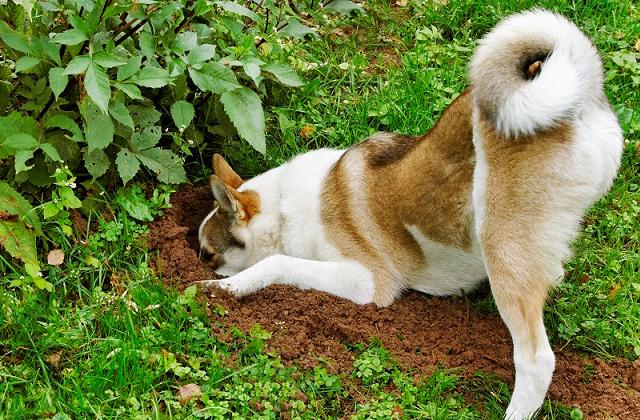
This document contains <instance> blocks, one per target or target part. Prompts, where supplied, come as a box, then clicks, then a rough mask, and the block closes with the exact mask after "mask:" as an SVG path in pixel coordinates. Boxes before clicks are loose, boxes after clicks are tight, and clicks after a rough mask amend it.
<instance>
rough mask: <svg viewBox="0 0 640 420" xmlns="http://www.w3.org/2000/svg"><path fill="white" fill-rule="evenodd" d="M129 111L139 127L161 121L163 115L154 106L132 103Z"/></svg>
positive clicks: (149, 125)
mask: <svg viewBox="0 0 640 420" xmlns="http://www.w3.org/2000/svg"><path fill="white" fill-rule="evenodd" d="M129 111H131V116H132V117H133V121H135V123H136V126H137V127H151V126H152V125H155V123H157V122H158V121H160V116H161V115H162V114H160V112H158V110H156V109H155V108H154V107H153V106H144V105H131V106H129Z"/></svg>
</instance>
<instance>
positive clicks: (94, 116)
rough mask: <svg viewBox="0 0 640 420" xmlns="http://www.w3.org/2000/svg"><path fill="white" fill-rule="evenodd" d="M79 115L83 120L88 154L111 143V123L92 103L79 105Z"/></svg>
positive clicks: (87, 102) (109, 118) (87, 101)
mask: <svg viewBox="0 0 640 420" xmlns="http://www.w3.org/2000/svg"><path fill="white" fill-rule="evenodd" d="M80 113H81V114H82V116H83V117H84V120H85V129H86V130H85V133H86V138H87V144H88V145H89V152H92V151H93V150H95V149H104V148H105V147H107V146H108V145H110V144H111V142H112V141H113V133H114V127H113V121H111V117H110V116H109V114H105V113H103V112H102V111H101V110H100V109H99V108H98V107H97V106H96V104H94V103H93V101H89V100H85V101H84V102H82V104H81V105H80Z"/></svg>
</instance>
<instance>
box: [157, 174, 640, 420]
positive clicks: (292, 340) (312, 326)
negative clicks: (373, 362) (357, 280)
mask: <svg viewBox="0 0 640 420" xmlns="http://www.w3.org/2000/svg"><path fill="white" fill-rule="evenodd" d="M172 204H173V208H171V209H169V210H168V211H167V212H166V214H165V216H164V217H162V218H161V219H159V220H157V221H155V222H154V223H153V224H152V226H151V233H150V235H149V239H150V245H151V247H152V248H153V249H156V250H158V252H159V258H158V261H157V267H158V270H159V271H160V272H161V273H162V274H163V276H164V279H165V282H166V283H167V284H168V285H170V286H177V287H179V288H181V289H182V288H184V287H186V286H188V285H189V284H190V283H191V282H193V281H196V280H203V279H209V278H216V277H217V276H216V275H215V273H213V271H212V270H211V268H210V267H209V266H208V265H207V264H206V263H204V262H202V261H200V260H199V259H198V253H197V251H196V250H197V249H198V235H197V234H198V226H199V224H200V222H201V221H202V219H203V218H204V217H205V216H206V214H207V213H208V212H209V211H210V210H211V209H212V197H211V194H210V192H209V190H208V188H206V187H191V188H185V189H183V190H182V191H180V192H178V193H176V194H174V196H173V198H172ZM206 296H207V298H208V299H209V303H210V305H209V306H210V308H216V307H220V306H221V307H223V308H224V309H226V311H227V313H226V314H225V315H224V316H221V315H220V314H219V313H220V311H213V310H212V311H211V317H212V319H215V320H216V321H217V322H216V323H213V325H216V324H217V325H221V326H222V327H219V328H220V329H219V330H217V328H218V327H212V328H214V331H213V333H216V334H217V333H223V331H224V330H225V329H226V328H227V327H229V326H231V325H236V326H237V327H239V328H241V329H242V330H245V331H248V330H249V329H250V328H251V326H252V325H254V324H255V323H259V324H260V325H261V326H262V327H263V328H265V329H267V330H269V331H270V332H272V334H273V335H272V338H271V339H269V340H268V343H267V344H268V346H269V349H268V350H273V351H276V352H278V353H279V354H280V356H281V357H282V359H283V360H284V361H285V362H286V363H295V364H297V365H298V366H300V367H302V368H311V367H313V366H316V365H317V364H318V363H319V362H320V361H324V362H326V363H327V365H328V367H329V369H330V370H332V371H333V372H345V373H349V372H351V369H352V362H353V353H351V352H349V351H348V350H347V348H346V346H345V344H348V343H358V342H364V343H367V342H369V340H370V338H371V337H378V338H379V339H380V340H381V341H382V342H383V344H384V346H385V348H387V349H388V350H389V351H390V352H391V353H392V355H393V357H394V358H395V359H396V360H397V361H398V362H399V363H400V364H401V365H402V366H403V367H405V368H408V369H415V370H416V372H417V374H419V375H428V374H430V373H432V372H433V371H434V370H435V368H436V367H437V366H445V367H448V368H456V369H457V371H458V372H459V374H461V375H469V376H470V375H473V374H474V373H475V372H476V371H484V372H487V373H492V374H495V375H497V376H498V377H500V378H501V379H503V380H505V381H506V382H507V383H509V384H510V385H511V386H512V385H513V374H514V368H513V362H512V349H511V338H510V336H509V332H508V331H507V329H506V327H505V326H504V324H503V322H502V320H501V319H500V317H499V316H498V315H496V314H483V313H480V312H478V311H477V310H475V309H474V307H473V306H469V305H468V304H467V303H466V301H465V299H462V298H436V297H431V296H426V295H423V294H420V293H417V292H410V293H407V294H405V296H404V297H402V298H401V299H399V300H398V301H396V302H395V303H394V304H393V305H391V306H389V307H387V308H377V307H376V306H374V305H364V306H361V305H356V304H354V303H352V302H349V301H346V300H344V299H339V298H337V297H334V296H331V295H328V294H326V293H322V292H317V291H312V290H307V291H302V290H299V289H296V288H294V287H289V286H271V287H268V288H267V289H265V290H262V291H260V292H258V293H256V294H254V295H251V296H248V297H246V298H243V299H240V300H238V299H236V298H234V297H233V296H231V295H229V294H228V293H226V292H225V291H223V290H220V289H216V288H211V289H208V290H207V291H206ZM469 308H471V309H469ZM555 351H556V370H555V373H554V376H553V382H552V384H551V388H550V390H549V397H550V398H551V399H552V400H554V401H560V402H562V403H563V404H565V405H567V406H569V407H579V408H580V409H581V410H582V412H583V413H584V415H585V418H607V419H610V418H617V419H629V418H633V416H635V415H637V413H640V365H639V364H638V362H636V363H635V364H632V363H631V362H629V361H626V360H615V361H611V362H606V361H603V360H600V359H597V358H587V357H583V356H581V355H579V354H577V353H573V352H570V351H567V350H559V349H555ZM585 372H588V373H589V374H588V380H585V378H586V376H585Z"/></svg>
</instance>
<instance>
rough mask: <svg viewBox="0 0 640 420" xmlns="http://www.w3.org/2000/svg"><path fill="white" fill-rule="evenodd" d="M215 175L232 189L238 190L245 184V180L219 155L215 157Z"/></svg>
mask: <svg viewBox="0 0 640 420" xmlns="http://www.w3.org/2000/svg"><path fill="white" fill-rule="evenodd" d="M212 163H213V173H214V174H215V175H216V176H217V177H218V178H220V179H221V180H222V182H224V183H225V184H227V185H229V186H230V187H231V188H238V187H239V186H240V185H242V184H244V180H243V179H242V178H241V177H240V175H238V174H237V173H236V171H234V170H233V168H231V165H229V164H228V163H227V161H226V160H224V158H223V157H222V156H221V155H219V154H217V153H216V154H215V155H213V162H212Z"/></svg>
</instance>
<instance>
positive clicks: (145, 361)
mask: <svg viewBox="0 0 640 420" xmlns="http://www.w3.org/2000/svg"><path fill="white" fill-rule="evenodd" d="M367 3H368V5H367V11H368V14H367V15H366V16H360V17H355V18H354V17H349V18H347V17H343V18H335V19H334V20H332V21H331V25H329V26H328V27H326V28H324V31H325V32H327V33H325V34H323V36H322V37H321V38H320V39H318V40H316V41H313V42H306V43H289V44H285V45H284V46H283V47H284V48H285V49H287V50H288V51H289V52H290V53H291V62H292V64H293V65H294V67H295V68H296V69H297V70H298V72H299V73H300V74H301V75H303V77H304V79H305V80H306V85H305V86H303V87H301V88H297V89H289V90H286V91H282V92H280V93H279V94H277V95H274V96H272V97H270V99H269V100H268V102H267V104H266V107H265V108H266V110H267V111H268V113H269V115H270V118H269V120H268V121H267V126H268V131H267V155H266V156H265V157H261V156H259V155H257V153H256V152H254V151H253V150H252V149H251V148H250V147H249V146H248V145H245V144H244V143H242V144H239V143H238V142H229V143H228V144H222V145H217V146H216V149H217V150H221V151H222V152H223V153H224V154H225V155H226V156H228V157H229V160H230V161H232V162H233V163H234V164H235V166H237V167H238V168H239V169H240V172H241V173H242V174H245V175H252V174H256V173H258V172H260V171H263V170H265V169H267V168H269V167H273V166H276V165H278V164H280V163H282V162H284V161H285V160H287V159H289V158H290V157H292V156H294V155H295V154H297V153H301V152H304V151H306V150H310V149H314V148H318V147H346V146H349V145H351V144H354V143H356V142H358V141H359V140H361V139H362V138H364V137H366V136H367V135H368V134H371V133H373V132H375V131H379V130H388V131H399V132H404V133H408V134H418V133H422V132H425V131H426V130H428V129H429V128H430V127H431V126H432V125H433V124H434V123H435V121H436V120H437V118H438V116H439V114H440V113H441V112H442V110H443V109H444V108H445V107H446V106H447V105H448V104H449V103H450V102H451V101H452V100H453V99H454V98H455V97H456V95H457V94H458V93H459V92H460V91H462V90H463V89H464V88H465V87H466V86H467V84H468V80H467V77H466V64H467V61H468V59H469V57H470V55H471V54H472V52H473V50H474V47H475V42H476V40H477V39H478V38H479V37H481V36H482V35H483V34H484V33H485V32H486V31H487V30H489V29H490V28H491V27H492V26H493V25H495V23H496V22H497V21H498V20H499V19H500V17H503V16H505V15H508V14H509V13H512V12H515V11H519V10H524V9H527V8H530V7H532V6H533V5H539V6H544V7H548V8H550V9H553V10H557V11H559V12H561V13H563V14H565V15H566V16H568V17H569V18H571V19H572V20H574V21H575V22H576V23H577V24H578V25H579V26H580V27H581V28H583V30H584V31H585V32H586V33H587V34H588V35H589V36H590V37H592V39H593V40H594V41H595V43H596V45H597V47H598V48H599V49H600V51H601V53H602V56H603V61H604V65H605V69H606V86H607V94H608V96H609V98H610V100H611V102H612V104H613V106H614V108H615V110H616V112H617V113H618V115H619V117H620V120H621V123H622V126H623V129H624V132H625V139H626V147H625V153H624V158H623V164H622V168H621V170H620V176H619V177H618V179H617V180H616V182H615V184H614V186H613V188H612V191H611V193H610V194H609V195H608V196H606V197H605V198H603V199H602V200H600V201H599V202H598V203H597V204H596V205H595V206H594V207H593V209H591V211H590V212H589V214H588V217H587V220H586V228H585V230H584V232H583V233H582V234H581V236H580V237H579V239H578V240H577V241H576V244H575V249H576V256H575V258H574V259H572V260H571V261H569V262H568V263H567V265H566V268H567V276H566V281H565V282H564V283H562V285H561V286H560V287H559V288H558V289H557V290H556V291H555V292H554V293H553V295H552V298H551V299H550V303H549V305H548V307H547V310H546V314H545V319H546V324H547V327H548V331H549V333H550V336H551V340H552V342H553V344H554V345H556V346H565V347H566V348H570V349H573V350H576V351H583V352H585V353H586V354H589V355H597V356H600V357H605V358H609V357H611V358H616V357H622V358H628V359H631V360H635V359H638V358H639V357H640V330H639V329H638V325H640V187H639V185H640V168H639V163H640V148H639V146H638V145H639V144H640V8H639V7H638V6H636V5H634V2H632V1H630V0H629V1H622V0H620V1H609V2H564V1H543V2H533V1H513V2H501V1H497V0H489V1H483V2H468V1H461V0H450V1H437V0H436V1H428V0H416V1H413V2H409V3H410V4H411V5H410V6H407V7H395V6H393V7H391V6H389V5H388V3H389V2H384V1H381V0H375V1H370V2H367ZM391 3H394V2H391ZM507 3H508V4H507ZM301 130H303V133H304V134H305V135H304V136H302V135H301V134H300V133H301ZM207 152H208V153H210V152H211V151H207ZM202 161H203V160H202V159H199V158H196V159H193V161H191V162H190V163H188V172H189V173H190V176H191V179H192V180H193V181H194V182H198V181H199V180H202V179H203V178H204V177H205V176H207V175H208V173H207V171H208V169H207V165H205V164H202ZM156 190H157V191H158V194H157V196H156V197H155V198H154V199H151V200H149V199H145V198H144V197H143V194H142V193H138V194H137V195H136V194H134V195H135V196H136V197H137V198H136V199H135V200H134V201H136V203H137V204H138V205H140V206H143V207H145V208H147V210H149V211H150V212H151V213H152V214H154V215H156V216H158V215H160V214H161V212H162V208H163V207H164V205H165V203H166V198H167V197H168V194H169V190H168V189H167V188H161V187H157V189H156ZM123 195H124V193H120V195H119V197H122V196H123ZM105 197H106V198H104V200H106V202H107V203H108V207H107V208H108V209H110V212H109V213H110V214H111V216H112V217H109V218H108V220H99V221H97V222H95V223H94V224H95V229H94V230H93V231H91V232H88V231H87V232H85V233H87V234H88V235H86V237H85V236H84V235H80V234H79V235H78V236H77V239H78V240H77V241H73V240H67V241H66V243H64V244H63V249H64V251H65V254H66V261H65V264H64V265H63V266H61V267H50V268H48V272H47V273H46V274H47V276H48V280H49V281H50V282H51V283H53V285H54V291H53V292H51V293H48V292H43V291H37V290H36V289H35V288H32V287H31V288H30V287H23V288H20V289H14V288H10V287H9V282H10V281H13V280H16V277H17V276H19V274H18V271H17V268H16V267H14V266H13V265H12V264H13V262H12V261H10V260H8V259H6V258H4V257H3V256H2V255H3V254H0V273H2V272H4V273H6V274H7V275H6V276H5V278H4V279H3V280H1V281H0V418H33V417H39V416H45V417H50V416H53V415H54V414H55V416H54V417H53V418H56V419H65V418H74V419H75V418H93V417H109V418H173V417H175V418H191V417H195V418H197V417H205V418H210V417H212V418H216V417H220V416H224V415H226V416H230V415H231V413H235V414H236V415H237V416H238V417H239V418H244V417H250V416H251V417H256V418H275V417H278V415H279V414H278V413H281V412H287V413H289V414H290V416H291V418H318V417H321V418H325V417H337V416H343V415H345V414H348V415H351V414H352V415H355V416H356V417H357V418H388V417H390V416H391V415H393V414H394V413H395V414H396V415H398V416H401V415H404V417H406V418H415V417H424V418H499V417H500V416H502V414H503V411H502V410H504V408H505V407H506V403H507V401H508V398H509V390H508V388H507V387H506V385H504V384H503V383H501V382H500V381H498V380H495V379H492V378H491V377H488V376H485V375H479V376H477V377H476V378H474V379H471V380H463V379H460V378H458V377H457V376H456V375H455V373H454V372H448V371H446V370H440V371H437V372H436V373H435V374H434V375H433V376H431V377H428V378H423V379H421V380H420V381H417V382H416V381H414V379H413V375H412V374H411V372H405V371H403V370H402V369H401V368H399V367H398V366H397V365H396V364H395V363H394V362H393V360H391V359H390V357H389V354H388V353H387V352H386V351H385V350H384V348H382V346H380V345H377V344H375V343H374V344H369V345H356V346H354V348H353V352H354V354H355V355H356V356H357V357H356V361H355V362H354V366H353V373H352V375H350V376H349V375H342V376H337V375H332V374H329V373H327V370H326V369H325V368H323V367H319V368H316V369H315V370H312V371H300V370H299V369H296V368H295V367H285V366H283V364H282V363H281V361H280V360H279V358H278V356H277V355H273V354H265V352H263V345H264V341H265V340H268V337H269V333H268V332H266V331H264V330H262V329H261V328H259V327H255V328H254V329H253V330H252V331H251V332H250V333H249V334H244V333H242V332H240V331H236V330H233V331H230V332H229V333H230V335H231V336H232V337H233V339H232V340H230V341H229V340H226V341H225V340H222V339H221V338H219V337H216V336H213V335H212V334H211V333H210V330H209V320H208V317H207V316H206V312H205V307H204V305H203V304H202V303H201V302H198V301H197V300H196V298H195V297H194V296H193V293H192V292H193V290H192V289H188V290H187V292H185V293H183V294H179V293H178V292H176V291H173V290H167V289H166V288H165V287H163V286H162V285H161V282H159V280H158V278H157V275H156V274H155V272H154V270H153V269H152V268H151V259H152V255H150V254H149V252H148V251H147V250H146V248H145V246H146V245H145V234H146V232H147V231H148V228H147V227H146V226H145V225H144V224H142V223H140V222H136V221H135V220H134V219H133V218H132V217H130V216H129V213H128V212H127V205H126V203H127V202H130V201H131V200H132V199H131V198H130V197H131V196H128V197H129V198H126V199H120V200H118V199H117V197H118V195H116V194H112V195H106V196H105ZM61 237H64V235H61ZM80 239H82V241H81V242H80ZM100 261H108V266H105V265H103V264H100ZM486 303H487V302H480V303H478V304H477V305H482V306H483V307H485V306H486ZM489 303H490V302H489ZM190 383H194V384H198V385H199V386H200V388H201V391H202V396H201V397H200V398H199V402H197V403H196V402H195V401H191V402H188V403H186V404H181V403H180V402H179V398H178V396H177V394H178V388H179V387H180V386H182V385H185V384H190ZM391 383H393V384H394V388H395V389H396V391H395V392H391V391H389V389H388V388H389V387H388V385H389V384H391ZM465 393H475V394H477V395H478V401H479V403H478V404H476V405H475V406H473V407H470V408H468V407H467V404H466V403H465V398H464V394H465ZM544 413H545V415H547V416H548V417H549V418H580V417H581V415H580V413H579V411H577V410H576V411H573V412H570V411H569V410H568V409H565V408H562V407H559V406H557V405H556V404H551V403H547V404H546V405H545V409H544Z"/></svg>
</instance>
